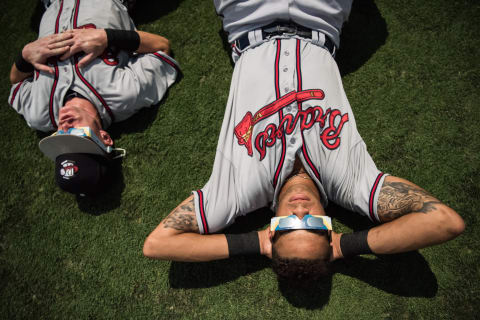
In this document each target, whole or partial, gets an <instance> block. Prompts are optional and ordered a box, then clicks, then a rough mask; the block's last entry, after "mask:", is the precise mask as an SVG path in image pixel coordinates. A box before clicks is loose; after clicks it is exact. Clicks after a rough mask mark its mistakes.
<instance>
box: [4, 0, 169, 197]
mask: <svg viewBox="0 0 480 320" xmlns="http://www.w3.org/2000/svg"><path fill="white" fill-rule="evenodd" d="M46 3H47V4H48V5H49V6H48V8H47V9H46V11H45V13H44V14H43V17H42V21H41V23H40V30H39V38H38V39H37V40H36V41H33V42H31V43H28V44H27V45H25V47H24V48H23V50H22V54H21V55H20V56H19V59H17V61H16V62H15V64H14V65H13V66H12V69H11V72H10V80H11V82H12V84H13V86H12V89H11V91H10V97H9V100H8V101H9V103H10V105H11V106H12V107H13V109H15V111H17V112H18V113H20V114H21V115H23V117H24V118H25V120H26V122H27V123H28V125H29V126H30V127H32V128H33V129H37V130H41V131H56V132H55V133H54V135H52V136H50V137H47V138H45V139H43V140H42V141H40V149H41V151H42V152H43V153H44V154H45V155H46V156H47V157H49V158H50V159H52V160H53V161H55V162H56V168H55V177H56V181H57V183H58V185H59V186H60V187H61V188H62V189H64V190H66V191H69V192H72V193H76V194H86V193H89V194H95V193H96V192H98V191H102V189H104V188H105V186H106V183H107V182H108V180H107V178H108V176H109V175H108V171H109V168H110V164H111V160H112V159H113V158H115V156H117V155H116V152H115V150H114V148H113V141H112V139H111V137H110V135H109V134H108V132H106V131H105V129H106V128H107V127H109V126H110V124H112V123H113V122H118V121H122V120H125V119H127V118H129V117H131V116H132V115H133V114H135V113H136V112H138V111H139V110H140V109H141V108H143V107H147V106H151V105H153V104H156V103H158V102H160V100H161V99H162V98H163V96H164V95H165V93H166V91H167V89H168V87H169V86H170V85H172V84H173V83H174V81H175V79H176V77H177V73H178V66H177V63H176V61H174V60H173V59H172V58H171V57H169V56H168V54H169V53H170V44H169V42H168V40H167V39H165V38H164V37H162V36H159V35H156V34H151V33H147V32H142V31H136V30H135V26H134V24H133V21H132V20H131V19H130V16H129V14H128V12H127V9H126V7H125V6H124V5H123V4H121V3H120V2H118V1H111V0H82V1H78V0H64V1H58V0H56V1H46ZM119 155H121V154H119Z"/></svg>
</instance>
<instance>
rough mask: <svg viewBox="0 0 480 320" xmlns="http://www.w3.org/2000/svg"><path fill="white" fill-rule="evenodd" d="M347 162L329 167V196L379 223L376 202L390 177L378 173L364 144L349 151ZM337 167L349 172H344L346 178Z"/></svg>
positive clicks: (359, 143) (359, 144) (327, 184)
mask: <svg viewBox="0 0 480 320" xmlns="http://www.w3.org/2000/svg"><path fill="white" fill-rule="evenodd" d="M346 161H347V162H346V163H345V162H343V163H340V161H338V162H337V164H332V165H330V167H329V168H331V169H332V171H331V172H332V175H328V176H327V175H326V176H325V186H326V188H325V189H326V192H327V196H328V197H329V198H330V199H331V200H332V201H334V202H335V203H337V204H339V205H340V206H342V207H344V208H347V209H349V210H351V211H354V212H358V213H360V214H362V215H364V216H366V217H368V218H369V219H370V220H371V221H372V222H380V219H379V218H378V214H377V202H378V196H379V193H380V189H381V187H382V185H383V181H384V180H385V177H386V176H388V174H385V173H383V172H381V171H380V170H378V169H377V166H376V165H375V163H374V161H373V159H372V157H371V156H370V154H369V153H368V151H367V147H366V145H365V143H364V142H363V141H360V142H358V143H357V144H355V145H354V146H353V147H352V148H351V149H350V150H349V152H348V155H347V157H346ZM338 166H341V167H343V168H346V169H343V171H342V172H343V174H342V173H340V172H341V170H340V169H338V168H337V167H338ZM337 169H338V170H337ZM335 173H338V177H334V174H335Z"/></svg>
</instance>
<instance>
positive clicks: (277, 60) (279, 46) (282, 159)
mask: <svg viewBox="0 0 480 320" xmlns="http://www.w3.org/2000/svg"><path fill="white" fill-rule="evenodd" d="M281 49H282V42H281V40H277V53H276V57H275V94H276V100H278V99H280V53H281ZM282 119H283V111H282V110H281V109H280V110H279V112H278V123H282ZM279 130H282V155H281V157H280V161H279V162H278V166H277V170H275V176H274V177H273V187H274V188H276V186H277V183H278V178H279V177H280V172H281V171H282V168H283V164H284V162H285V153H286V150H287V146H286V142H285V129H284V128H283V127H282V128H279Z"/></svg>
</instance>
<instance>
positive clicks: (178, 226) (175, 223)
mask: <svg viewBox="0 0 480 320" xmlns="http://www.w3.org/2000/svg"><path fill="white" fill-rule="evenodd" d="M163 227H164V228H172V229H175V230H179V231H184V232H194V233H200V230H199V229H198V224H197V217H196V215H195V206H194V204H193V198H192V199H190V201H188V202H186V203H182V204H181V205H179V206H178V207H177V208H176V209H175V210H173V211H172V213H170V214H169V215H168V217H167V218H166V219H165V220H164V222H163Z"/></svg>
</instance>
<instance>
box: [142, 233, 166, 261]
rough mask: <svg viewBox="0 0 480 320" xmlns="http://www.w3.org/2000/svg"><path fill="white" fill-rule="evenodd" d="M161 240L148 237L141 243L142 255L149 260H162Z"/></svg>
mask: <svg viewBox="0 0 480 320" xmlns="http://www.w3.org/2000/svg"><path fill="white" fill-rule="evenodd" d="M161 248H162V246H161V240H159V239H156V238H154V237H152V236H148V237H147V239H146V240H145V242H144V243H143V255H144V256H145V257H147V258H150V259H162V257H163V256H162V251H161Z"/></svg>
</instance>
